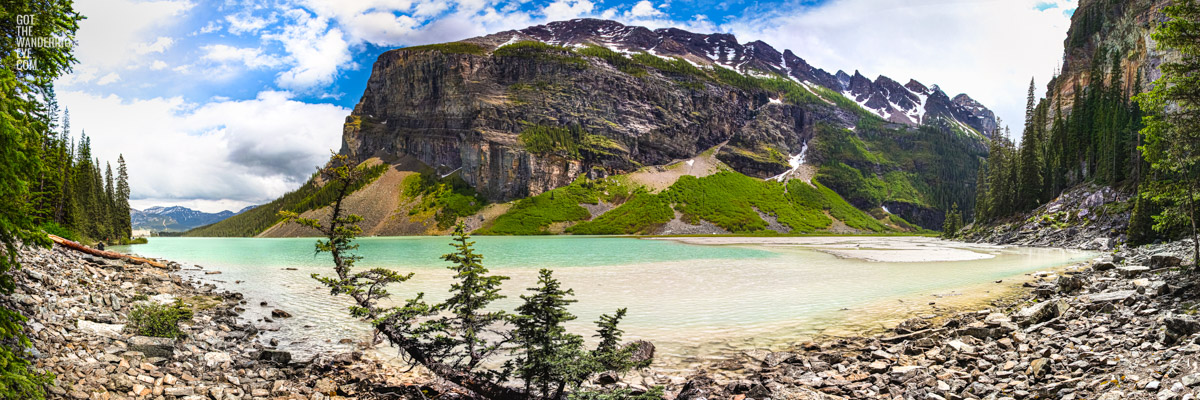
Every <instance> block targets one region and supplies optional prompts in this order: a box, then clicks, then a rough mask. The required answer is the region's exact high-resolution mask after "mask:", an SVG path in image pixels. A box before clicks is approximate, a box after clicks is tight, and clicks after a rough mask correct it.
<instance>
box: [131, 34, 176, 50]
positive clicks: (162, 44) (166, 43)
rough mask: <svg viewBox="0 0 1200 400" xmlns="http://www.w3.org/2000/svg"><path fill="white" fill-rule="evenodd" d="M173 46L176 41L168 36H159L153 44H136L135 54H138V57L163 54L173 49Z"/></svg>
mask: <svg viewBox="0 0 1200 400" xmlns="http://www.w3.org/2000/svg"><path fill="white" fill-rule="evenodd" d="M172 44H175V39H171V38H169V37H166V36H159V37H158V39H154V41H153V42H147V43H137V44H134V45H133V52H134V53H137V54H138V55H145V54H150V53H162V52H164V51H166V50H167V49H169V48H171V45H172Z"/></svg>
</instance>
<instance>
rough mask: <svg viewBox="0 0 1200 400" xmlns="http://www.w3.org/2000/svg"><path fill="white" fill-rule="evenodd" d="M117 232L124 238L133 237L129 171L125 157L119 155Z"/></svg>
mask: <svg viewBox="0 0 1200 400" xmlns="http://www.w3.org/2000/svg"><path fill="white" fill-rule="evenodd" d="M116 196H117V216H118V217H119V218H120V221H118V226H117V230H118V233H119V234H120V236H121V237H122V238H129V237H131V236H132V235H133V227H132V226H131V224H132V221H130V219H129V212H130V208H129V170H128V169H126V167H125V155H124V154H121V155H117V190H116Z"/></svg>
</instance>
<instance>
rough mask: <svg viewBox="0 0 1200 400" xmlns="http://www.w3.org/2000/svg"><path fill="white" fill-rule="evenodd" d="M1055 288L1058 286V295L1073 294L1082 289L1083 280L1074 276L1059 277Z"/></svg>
mask: <svg viewBox="0 0 1200 400" xmlns="http://www.w3.org/2000/svg"><path fill="white" fill-rule="evenodd" d="M1056 286H1058V292H1059V293H1075V292H1078V291H1079V290H1081V289H1083V279H1080V278H1079V277H1075V276H1065V275H1064V276H1060V277H1058V282H1057V284H1056Z"/></svg>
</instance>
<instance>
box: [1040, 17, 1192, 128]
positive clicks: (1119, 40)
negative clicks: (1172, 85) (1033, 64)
mask: <svg viewBox="0 0 1200 400" xmlns="http://www.w3.org/2000/svg"><path fill="white" fill-rule="evenodd" d="M1170 4H1171V1H1170V0H1080V1H1079V7H1078V8H1077V9H1076V10H1075V13H1074V15H1072V17H1071V28H1070V30H1069V31H1068V33H1067V39H1066V40H1065V41H1064V42H1063V45H1064V53H1063V66H1062V70H1061V72H1060V73H1059V75H1058V76H1057V77H1055V79H1054V80H1052V81H1051V82H1050V83H1049V84H1048V85H1047V93H1046V97H1047V98H1049V99H1051V101H1052V102H1053V103H1052V106H1057V105H1061V106H1062V108H1063V109H1064V110H1069V109H1070V107H1071V106H1072V105H1073V103H1074V97H1075V94H1076V91H1077V90H1081V89H1085V88H1087V87H1088V86H1090V85H1092V83H1093V80H1094V79H1101V80H1103V81H1104V83H1105V84H1108V83H1109V82H1108V80H1109V79H1110V76H1112V70H1113V68H1114V63H1113V60H1114V59H1115V60H1117V64H1116V68H1119V74H1117V75H1118V76H1119V77H1120V78H1121V83H1122V86H1123V90H1124V91H1125V93H1126V95H1128V96H1133V95H1135V94H1137V93H1136V91H1137V90H1138V89H1139V87H1138V86H1137V85H1138V83H1139V82H1140V84H1141V86H1140V89H1141V90H1142V91H1145V90H1147V89H1148V88H1149V86H1150V83H1151V82H1153V81H1154V80H1155V79H1158V78H1159V77H1160V76H1161V75H1162V74H1161V72H1160V71H1159V66H1160V65H1162V63H1163V62H1164V61H1165V60H1167V58H1168V57H1170V54H1169V53H1165V52H1162V51H1160V50H1158V49H1156V48H1155V47H1156V45H1155V43H1154V40H1153V39H1152V38H1151V37H1150V35H1151V33H1153V31H1154V28H1155V27H1156V26H1157V25H1158V24H1159V23H1161V22H1163V21H1165V18H1164V17H1163V15H1162V9H1163V7H1166V6H1169V5H1170Z"/></svg>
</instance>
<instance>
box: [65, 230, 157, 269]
mask: <svg viewBox="0 0 1200 400" xmlns="http://www.w3.org/2000/svg"><path fill="white" fill-rule="evenodd" d="M46 236H49V237H50V240H51V241H53V242H54V243H57V244H58V245H59V246H62V247H66V248H68V249H71V250H75V251H78V252H82V253H87V254H91V255H93V256H96V257H104V258H108V259H112V260H124V259H126V258H128V259H130V260H133V262H136V263H142V264H148V265H150V266H152V267H155V268H164V269H165V268H167V266H166V265H163V263H160V262H158V261H153V260H148V259H145V258H141V257H134V256H130V255H126V254H121V253H117V252H115V251H104V250H96V249H93V248H91V247H87V246H84V245H82V244H79V243H75V242H73V241H70V240H67V239H63V238H61V237H58V236H55V235H46Z"/></svg>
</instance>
